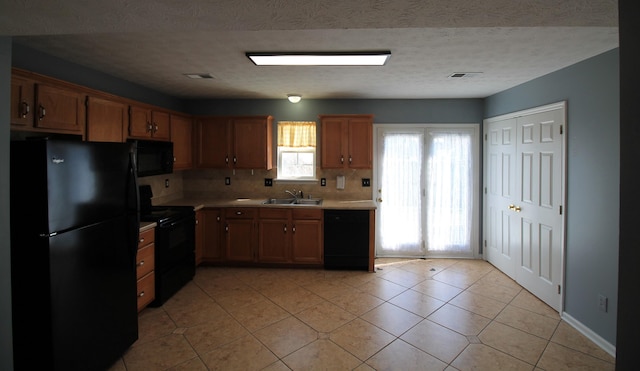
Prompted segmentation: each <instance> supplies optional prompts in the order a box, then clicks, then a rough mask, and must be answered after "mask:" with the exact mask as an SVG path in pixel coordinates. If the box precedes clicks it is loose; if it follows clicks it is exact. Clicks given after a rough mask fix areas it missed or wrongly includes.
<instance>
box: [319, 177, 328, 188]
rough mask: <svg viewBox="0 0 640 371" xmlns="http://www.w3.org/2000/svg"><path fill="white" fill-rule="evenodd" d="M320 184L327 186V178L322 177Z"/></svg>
mask: <svg viewBox="0 0 640 371" xmlns="http://www.w3.org/2000/svg"><path fill="white" fill-rule="evenodd" d="M320 186H321V187H326V186H327V178H320Z"/></svg>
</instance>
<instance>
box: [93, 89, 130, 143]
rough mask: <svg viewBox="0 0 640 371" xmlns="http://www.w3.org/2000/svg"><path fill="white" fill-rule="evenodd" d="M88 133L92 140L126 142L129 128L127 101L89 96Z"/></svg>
mask: <svg viewBox="0 0 640 371" xmlns="http://www.w3.org/2000/svg"><path fill="white" fill-rule="evenodd" d="M87 102H88V103H87V134H86V140H88V141H91V142H124V141H125V139H126V138H125V133H126V130H127V109H128V106H127V105H126V104H125V103H121V102H115V101H112V100H107V99H102V98H96V97H89V98H87Z"/></svg>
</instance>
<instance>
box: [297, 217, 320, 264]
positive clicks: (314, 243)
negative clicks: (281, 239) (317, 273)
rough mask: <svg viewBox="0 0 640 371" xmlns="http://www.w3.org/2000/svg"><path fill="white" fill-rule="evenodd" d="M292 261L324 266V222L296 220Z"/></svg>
mask: <svg viewBox="0 0 640 371" xmlns="http://www.w3.org/2000/svg"><path fill="white" fill-rule="evenodd" d="M291 245H292V248H291V260H292V261H293V262H294V263H306V264H322V260H323V259H322V258H323V251H322V246H323V242H322V221H320V220H305V219H298V220H294V221H293V224H292V244H291Z"/></svg>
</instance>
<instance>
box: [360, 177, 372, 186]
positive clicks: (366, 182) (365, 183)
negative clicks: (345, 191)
mask: <svg viewBox="0 0 640 371" xmlns="http://www.w3.org/2000/svg"><path fill="white" fill-rule="evenodd" d="M362 186H363V187H371V179H369V178H362Z"/></svg>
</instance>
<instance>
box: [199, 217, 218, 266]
mask: <svg viewBox="0 0 640 371" xmlns="http://www.w3.org/2000/svg"><path fill="white" fill-rule="evenodd" d="M199 212H201V213H202V214H201V215H202V216H201V217H199V218H198V220H199V221H200V225H199V226H196V229H197V228H201V229H202V234H201V235H202V261H204V262H215V261H221V260H223V259H224V251H223V249H222V242H223V241H222V214H221V211H220V209H209V208H207V209H202V210H200V211H199ZM196 217H198V216H197V214H196Z"/></svg>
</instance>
